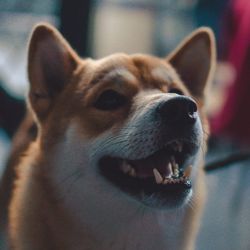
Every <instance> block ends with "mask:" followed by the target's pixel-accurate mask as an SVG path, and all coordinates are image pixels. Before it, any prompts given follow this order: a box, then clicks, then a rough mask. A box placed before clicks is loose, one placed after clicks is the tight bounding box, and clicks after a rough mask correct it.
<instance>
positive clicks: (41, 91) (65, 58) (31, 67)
mask: <svg viewBox="0 0 250 250" xmlns="http://www.w3.org/2000/svg"><path fill="white" fill-rule="evenodd" d="M79 64H80V58H79V57H78V56H77V54H76V53H75V52H74V50H73V49H72V48H71V47H70V45H69V44H68V43H67V41H66V40H65V39H64V38H63V37H62V35H61V34H60V33H59V32H58V31H57V30H56V29H55V28H54V27H53V26H51V25H49V24H46V23H42V24H39V25H37V26H36V27H35V28H34V30H33V32H32V35H31V39H30V44H29V53H28V77H29V81H30V91H29V101H30V104H31V107H32V109H33V111H34V112H35V114H36V117H37V118H38V120H39V121H42V120H43V119H44V118H46V116H47V115H48V113H49V111H50V110H51V107H52V106H53V103H54V100H55V98H56V97H57V96H58V95H59V94H60V93H61V92H62V90H63V89H64V88H65V86H67V84H68V83H69V82H70V80H71V77H72V74H73V72H74V71H75V70H76V68H77V66H78V65H79Z"/></svg>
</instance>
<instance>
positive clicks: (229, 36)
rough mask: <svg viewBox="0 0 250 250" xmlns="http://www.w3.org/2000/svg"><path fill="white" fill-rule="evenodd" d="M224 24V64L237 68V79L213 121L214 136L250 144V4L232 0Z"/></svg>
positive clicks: (243, 0) (245, 0) (246, 0)
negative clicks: (227, 63) (222, 136)
mask: <svg viewBox="0 0 250 250" xmlns="http://www.w3.org/2000/svg"><path fill="white" fill-rule="evenodd" d="M224 21H225V23H224V29H225V30H224V33H223V37H222V39H223V43H222V46H223V47H222V49H223V52H224V56H223V60H226V61H227V62H229V63H230V64H231V65H232V66H233V67H234V68H235V72H236V76H235V78H234V80H233V82H232V84H229V85H228V86H229V87H228V89H227V95H226V100H225V102H224V105H223V106H222V109H221V111H220V112H219V113H218V114H217V115H216V116H215V117H213V119H212V121H211V127H212V134H214V135H224V136H227V137H229V138H231V139H233V140H236V141H238V142H241V143H245V144H246V143H247V144H250V1H249V0H232V1H231V2H230V4H229V8H228V10H227V13H226V15H225V20H224Z"/></svg>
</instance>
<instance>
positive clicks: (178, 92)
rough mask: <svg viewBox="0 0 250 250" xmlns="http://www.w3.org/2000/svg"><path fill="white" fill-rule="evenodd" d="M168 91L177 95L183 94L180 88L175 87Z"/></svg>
mask: <svg viewBox="0 0 250 250" xmlns="http://www.w3.org/2000/svg"><path fill="white" fill-rule="evenodd" d="M168 93H174V94H177V95H183V92H182V91H181V90H180V89H177V88H172V89H170V90H169V91H168Z"/></svg>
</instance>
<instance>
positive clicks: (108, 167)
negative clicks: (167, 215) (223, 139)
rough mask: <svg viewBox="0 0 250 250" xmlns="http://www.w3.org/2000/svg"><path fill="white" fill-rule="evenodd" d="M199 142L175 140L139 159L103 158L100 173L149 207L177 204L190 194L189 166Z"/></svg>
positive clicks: (181, 202) (173, 205) (176, 205)
mask: <svg viewBox="0 0 250 250" xmlns="http://www.w3.org/2000/svg"><path fill="white" fill-rule="evenodd" d="M197 149H198V147H197V145H196V144H194V143H191V142H184V141H179V140H175V141H172V142H170V143H168V144H167V145H165V146H164V147H163V148H161V149H160V150H158V151H157V152H155V153H153V154H152V155H150V156H148V157H146V158H144V159H138V160H129V159H121V158H115V157H110V156H105V157H103V158H102V159H101V160H100V162H99V165H100V170H101V174H102V175H103V176H104V177H106V178H107V179H108V180H109V181H110V182H111V183H112V184H114V185H115V186H117V187H118V188H120V189H121V190H122V191H123V192H125V193H127V194H129V195H130V196H132V197H133V198H136V199H137V200H139V201H140V202H142V203H143V204H145V205H147V206H150V207H158V208H164V207H178V206H181V205H182V204H183V203H185V201H186V200H187V198H188V197H189V195H190V194H191V190H192V184H191V180H190V174H191V170H192V166H191V165H189V166H187V162H188V160H189V159H190V157H192V156H194V154H195V153H196V152H197Z"/></svg>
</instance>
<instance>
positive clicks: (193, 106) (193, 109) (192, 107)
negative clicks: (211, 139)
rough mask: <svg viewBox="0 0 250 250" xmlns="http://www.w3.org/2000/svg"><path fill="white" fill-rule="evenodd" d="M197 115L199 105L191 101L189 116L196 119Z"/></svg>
mask: <svg viewBox="0 0 250 250" xmlns="http://www.w3.org/2000/svg"><path fill="white" fill-rule="evenodd" d="M196 115H197V105H196V103H195V102H193V101H191V100H190V103H189V104H188V116H189V117H190V118H195V117H196Z"/></svg>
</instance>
